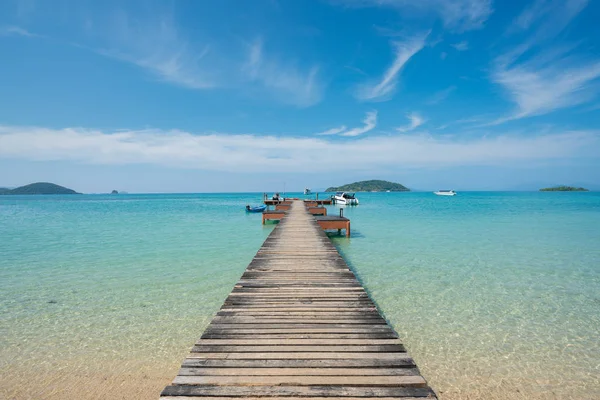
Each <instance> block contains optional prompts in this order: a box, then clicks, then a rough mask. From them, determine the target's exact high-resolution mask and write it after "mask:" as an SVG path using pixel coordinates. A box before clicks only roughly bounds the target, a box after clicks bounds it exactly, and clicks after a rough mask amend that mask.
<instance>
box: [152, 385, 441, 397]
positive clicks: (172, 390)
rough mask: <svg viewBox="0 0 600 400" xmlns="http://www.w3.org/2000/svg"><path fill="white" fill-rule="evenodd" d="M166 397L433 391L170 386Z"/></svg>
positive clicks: (417, 390) (416, 393)
mask: <svg viewBox="0 0 600 400" xmlns="http://www.w3.org/2000/svg"><path fill="white" fill-rule="evenodd" d="M162 395H164V396H210V397H215V396H231V397H249V396H258V397H261V396H262V397H274V396H281V397H291V396H297V397H362V398H364V397H369V398H377V397H421V398H422V397H431V396H433V391H432V390H431V389H429V388H426V387H379V386H364V387H354V386H210V385H172V386H167V387H166V388H165V389H164V390H163V392H162Z"/></svg>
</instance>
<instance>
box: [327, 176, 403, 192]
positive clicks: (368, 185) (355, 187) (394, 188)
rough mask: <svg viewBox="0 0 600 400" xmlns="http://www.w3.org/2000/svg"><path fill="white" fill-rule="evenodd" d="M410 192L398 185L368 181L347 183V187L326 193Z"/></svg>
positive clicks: (329, 189) (329, 190)
mask: <svg viewBox="0 0 600 400" xmlns="http://www.w3.org/2000/svg"><path fill="white" fill-rule="evenodd" d="M388 190H389V191H390V192H410V189H409V188H407V187H406V186H404V185H401V184H399V183H394V182H389V181H382V180H377V179H374V180H370V181H360V182H354V183H349V184H347V185H343V186H338V187H330V188H327V190H326V192H387V191H388Z"/></svg>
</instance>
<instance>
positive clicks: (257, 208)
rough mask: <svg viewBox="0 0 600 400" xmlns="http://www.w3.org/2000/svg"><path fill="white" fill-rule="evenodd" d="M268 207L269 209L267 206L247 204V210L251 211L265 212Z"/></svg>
mask: <svg viewBox="0 0 600 400" xmlns="http://www.w3.org/2000/svg"><path fill="white" fill-rule="evenodd" d="M266 209H267V206H256V207H250V206H249V205H248V206H246V212H251V213H259V212H263V211H265V210H266Z"/></svg>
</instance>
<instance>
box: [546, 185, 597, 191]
mask: <svg viewBox="0 0 600 400" xmlns="http://www.w3.org/2000/svg"><path fill="white" fill-rule="evenodd" d="M540 192H589V190H588V189H586V188H582V187H574V186H554V187H549V188H543V189H540Z"/></svg>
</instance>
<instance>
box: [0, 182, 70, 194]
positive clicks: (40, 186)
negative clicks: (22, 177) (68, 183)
mask: <svg viewBox="0 0 600 400" xmlns="http://www.w3.org/2000/svg"><path fill="white" fill-rule="evenodd" d="M10 194H79V193H77V192H76V191H74V190H72V189H68V188H66V187H63V186H60V185H55V184H54V183H48V182H37V183H32V184H29V185H25V186H21V187H18V188H15V189H7V188H1V189H0V195H10Z"/></svg>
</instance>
